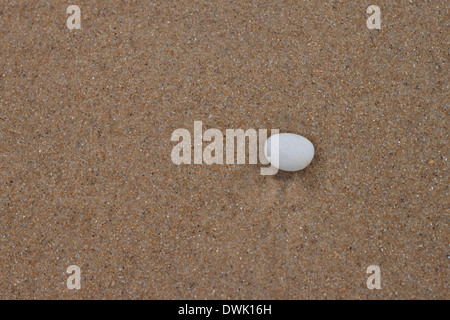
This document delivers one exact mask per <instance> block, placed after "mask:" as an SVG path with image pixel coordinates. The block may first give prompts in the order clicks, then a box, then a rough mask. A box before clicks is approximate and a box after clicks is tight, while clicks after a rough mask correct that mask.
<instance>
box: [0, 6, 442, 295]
mask: <svg viewBox="0 0 450 320" xmlns="http://www.w3.org/2000/svg"><path fill="white" fill-rule="evenodd" d="M144 2H145V3H146V4H145V5H144V4H142V3H144ZM50 3H51V4H50ZM70 4H76V5H79V6H80V8H81V18H82V24H81V25H82V29H81V30H68V28H67V26H66V19H67V17H68V16H69V15H68V14H66V9H67V7H68V6H69V5H70ZM371 4H376V5H378V6H380V8H381V12H382V28H381V30H369V29H368V28H367V26H366V20H367V18H368V17H369V15H368V14H366V9H367V7H368V6H369V5H371ZM448 17H449V14H448V2H447V1H445V0H436V1H418V0H411V1H393V0H391V1H387V0H371V1H332V0H329V1H323V0H321V1H313V0H305V1H256V0H255V1H214V2H212V1H199V0H190V1H148V2H147V1H142V2H140V1H118V0H111V1H85V0H80V1H70V2H69V1H41V0H37V1H12V0H6V1H2V2H1V3H0V299H448V298H449V295H448V285H449V283H448V277H449V274H448V272H449V259H448V257H449V231H448V230H449V229H448V227H449V226H448V224H449V200H448V199H449V196H448V192H449V187H448V186H449V174H448V161H447V158H448V156H449V152H448V151H449V150H448V141H449V137H448V132H449V127H448V123H449V121H448V120H449V118H448V106H449V105H450V99H449V94H448V85H449V80H450V79H449V76H448V75H449V70H448V67H447V64H448V58H449V55H448V54H449V51H450V50H449V49H450V48H449V30H448V23H449V20H448ZM194 121H202V122H203V128H204V130H206V129H208V128H217V129H219V130H221V131H222V132H225V130H226V129H237V128H242V129H249V128H254V129H272V128H275V129H279V130H280V131H281V132H292V133H296V134H300V135H303V136H305V137H307V138H308V139H310V140H311V141H312V142H313V144H314V146H315V148H316V155H315V158H314V160H313V161H312V163H311V165H310V166H309V167H307V168H306V169H305V170H303V171H301V172H297V173H283V172H280V173H278V174H277V175H276V176H261V175H260V168H261V166H260V165H250V164H245V165H205V164H203V165H194V164H191V165H181V166H177V165H175V164H174V163H173V162H172V160H171V151H172V148H173V146H174V145H175V144H176V143H175V142H172V141H171V140H170V137H171V134H172V132H173V131H174V130H176V129H178V128H186V129H188V130H189V131H190V132H191V133H192V132H193V127H194ZM70 265H77V266H79V267H80V268H81V290H69V289H68V288H67V286H66V280H67V278H68V274H67V273H66V269H67V267H68V266H70ZM370 265H377V266H379V267H380V270H381V286H382V288H381V289H380V290H369V289H368V288H367V286H366V281H367V278H368V275H367V273H366V270H367V267H368V266H370Z"/></svg>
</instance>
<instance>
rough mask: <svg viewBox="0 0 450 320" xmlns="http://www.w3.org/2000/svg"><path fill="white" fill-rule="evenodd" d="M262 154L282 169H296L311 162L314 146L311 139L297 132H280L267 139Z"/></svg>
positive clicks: (304, 166)
mask: <svg viewBox="0 0 450 320" xmlns="http://www.w3.org/2000/svg"><path fill="white" fill-rule="evenodd" d="M277 136H278V139H277ZM277 140H278V141H277ZM272 145H273V149H271V146H272ZM272 153H273V154H272ZM264 154H265V156H266V158H267V160H269V161H270V163H271V164H272V165H273V166H274V167H276V168H278V169H280V170H283V171H298V170H302V169H304V168H306V167H307V166H308V165H309V164H310V163H311V161H312V159H313V158H314V146H313V144H312V143H311V141H309V140H308V139H306V138H305V137H302V136H300V135H298V134H293V133H280V134H275V135H273V136H271V137H270V138H269V139H267V141H266V143H265V145H264Z"/></svg>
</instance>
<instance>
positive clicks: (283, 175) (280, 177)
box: [273, 170, 307, 181]
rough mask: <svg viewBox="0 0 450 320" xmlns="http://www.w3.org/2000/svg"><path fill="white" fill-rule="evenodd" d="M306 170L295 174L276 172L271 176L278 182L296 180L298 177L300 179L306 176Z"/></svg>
mask: <svg viewBox="0 0 450 320" xmlns="http://www.w3.org/2000/svg"><path fill="white" fill-rule="evenodd" d="M306 171H307V170H300V171H295V172H289V171H281V170H280V171H278V173H277V174H276V175H274V176H273V178H274V179H275V180H278V181H289V180H292V179H297V178H299V177H302V176H304V175H305V174H306Z"/></svg>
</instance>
